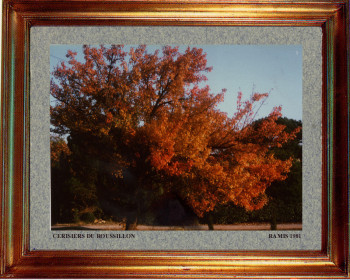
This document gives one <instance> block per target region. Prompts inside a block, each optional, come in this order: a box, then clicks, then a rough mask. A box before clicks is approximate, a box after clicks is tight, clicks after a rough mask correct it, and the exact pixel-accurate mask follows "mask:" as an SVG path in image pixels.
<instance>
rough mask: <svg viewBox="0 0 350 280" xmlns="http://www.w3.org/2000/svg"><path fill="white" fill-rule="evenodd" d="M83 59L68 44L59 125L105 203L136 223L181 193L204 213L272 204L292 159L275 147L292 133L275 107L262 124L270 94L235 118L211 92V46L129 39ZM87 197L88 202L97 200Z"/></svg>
mask: <svg viewBox="0 0 350 280" xmlns="http://www.w3.org/2000/svg"><path fill="white" fill-rule="evenodd" d="M83 52H84V60H85V61H84V62H80V61H77V60H76V55H77V54H76V53H73V52H71V51H69V52H68V54H67V58H68V59H69V62H68V65H66V63H64V62H62V63H61V65H59V66H58V67H57V68H56V69H55V70H54V72H53V73H52V74H53V77H54V78H53V79H52V80H51V95H52V96H53V98H54V99H55V101H56V102H55V104H54V105H53V106H52V107H51V123H52V125H53V129H52V130H53V132H54V133H57V134H59V135H69V136H68V146H69V148H70V151H71V154H70V162H71V170H72V174H73V175H74V177H75V178H77V179H78V181H79V183H81V185H82V186H86V187H87V186H89V185H91V184H94V186H95V187H93V188H91V192H95V190H96V195H97V196H98V201H99V204H100V205H101V207H102V208H104V209H105V211H107V212H108V211H110V212H115V213H116V212H118V213H123V214H122V215H124V216H125V217H126V218H127V228H132V225H136V223H137V217H138V216H139V214H140V213H143V212H145V211H147V209H149V208H150V207H152V205H153V204H154V202H155V201H158V200H159V199H161V198H162V197H167V195H169V194H175V195H176V196H177V197H179V198H181V200H182V201H184V203H185V204H186V205H188V206H189V207H191V209H192V210H193V211H194V213H196V215H198V216H199V217H203V216H204V215H206V214H207V213H210V212H211V211H213V209H214V208H215V206H216V205H221V204H226V203H228V202H232V203H234V204H235V205H239V206H242V207H244V208H245V209H248V210H256V209H260V208H261V207H262V206H264V205H265V204H266V202H267V197H266V194H265V190H266V188H267V187H268V186H269V185H270V184H271V183H272V182H274V181H283V180H284V179H285V178H286V174H287V173H288V172H289V169H290V167H291V165H292V159H291V158H285V159H278V158H276V157H275V156H274V154H273V153H271V149H274V148H275V147H280V146H281V145H282V144H283V143H286V142H288V141H289V140H290V139H293V138H294V137H295V135H296V133H297V132H298V129H297V130H294V131H292V132H286V131H284V128H285V126H284V125H282V124H278V123H277V122H276V121H277V119H278V118H279V117H281V108H279V107H276V108H275V109H274V110H273V111H272V112H271V114H270V115H269V116H268V117H266V118H265V119H263V120H262V121H261V122H260V123H259V125H258V126H257V125H253V122H254V120H255V118H256V112H257V110H258V108H259V107H260V106H261V104H262V103H263V102H264V100H265V99H266V98H267V97H268V94H259V93H254V94H252V96H251V97H250V99H249V100H247V101H244V102H243V101H242V100H241V98H242V94H241V93H239V95H238V102H237V110H236V113H235V114H234V116H233V117H231V118H230V117H228V116H227V114H226V113H225V112H221V111H220V110H219V109H218V108H217V105H218V104H219V102H221V101H222V100H223V97H224V93H225V90H223V91H222V92H221V93H219V94H212V93H210V88H209V87H208V86H202V85H203V82H205V81H206V75H205V73H206V72H209V71H211V68H210V67H207V65H206V63H207V60H206V55H205V53H203V50H202V49H198V48H187V49H186V50H185V51H184V52H183V53H180V52H179V50H178V48H177V47H174V48H172V47H170V46H165V47H163V49H162V51H161V53H160V51H158V50H156V51H155V52H153V53H148V51H147V48H146V46H139V47H137V48H136V49H134V48H130V50H129V52H126V51H124V48H123V46H121V45H112V46H111V47H109V48H107V47H105V46H100V48H94V47H90V46H84V47H83ZM87 201H89V199H86V200H85V201H84V202H81V204H84V203H86V204H87V205H85V207H88V204H89V203H93V202H92V201H93V199H92V200H91V201H89V202H87Z"/></svg>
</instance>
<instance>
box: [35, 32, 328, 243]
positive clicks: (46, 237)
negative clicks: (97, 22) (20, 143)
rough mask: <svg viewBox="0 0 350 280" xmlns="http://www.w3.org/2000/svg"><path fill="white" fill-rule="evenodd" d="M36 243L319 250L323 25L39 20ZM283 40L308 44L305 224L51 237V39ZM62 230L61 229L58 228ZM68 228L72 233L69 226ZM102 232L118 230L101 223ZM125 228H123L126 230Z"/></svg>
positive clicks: (64, 41) (153, 41) (108, 41)
mask: <svg viewBox="0 0 350 280" xmlns="http://www.w3.org/2000/svg"><path fill="white" fill-rule="evenodd" d="M30 37H31V43H30V50H31V52H30V75H31V77H30V248H31V250H74V249H86V250H91V249H101V250H319V249H320V248H321V174H322V172H321V161H322V157H321V113H322V112H321V88H322V59H321V58H322V54H321V47H322V44H321V42H322V31H321V28H318V27H293V28H291V27H34V28H32V29H31V33H30ZM102 43H103V44H152V45H165V44H177V45H196V44H201V45H204V44H207V45H209V44H243V45H245V44H256V45H259V44H265V45H268V44H277V45H291V44H292V45H302V48H303V229H302V231H291V232H289V231H277V232H274V233H286V234H288V233H300V234H301V238H300V239H291V238H269V237H268V235H269V233H271V232H270V231H211V232H209V231H166V232H163V231H135V232H133V233H134V234H135V238H132V239H126V238H113V239H104V238H86V234H87V233H90V234H96V233H97V232H94V231H89V232H84V231H81V232H77V231H75V232H74V233H82V234H84V236H85V238H66V239H57V238H53V232H52V231H51V229H50V228H51V222H50V152H49V150H50V137H49V130H50V113H49V101H50V100H49V91H50V73H49V71H50V70H49V67H50V65H49V58H50V45H51V44H102ZM55 232H56V233H57V231H55ZM65 233H72V232H66V231H65ZM103 233H107V234H109V233H117V232H108V231H103ZM120 233H122V232H120Z"/></svg>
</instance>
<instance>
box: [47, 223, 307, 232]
mask: <svg viewBox="0 0 350 280" xmlns="http://www.w3.org/2000/svg"><path fill="white" fill-rule="evenodd" d="M124 228H125V225H124V224H116V223H94V224H57V225H53V226H52V227H51V229H52V230H124ZM301 229H302V224H297V223H294V224H278V225H277V230H301ZM136 230H158V231H163V230H208V225H195V226H149V225H138V226H137V229H136ZM214 230H250V231H254V230H255V231H256V230H270V224H268V223H245V224H235V225H214Z"/></svg>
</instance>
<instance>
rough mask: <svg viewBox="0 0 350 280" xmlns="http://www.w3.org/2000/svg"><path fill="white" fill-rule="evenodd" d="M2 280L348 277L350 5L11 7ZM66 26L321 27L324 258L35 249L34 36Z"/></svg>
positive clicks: (36, 2) (112, 1)
mask: <svg viewBox="0 0 350 280" xmlns="http://www.w3.org/2000/svg"><path fill="white" fill-rule="evenodd" d="M2 20H3V34H2V38H3V52H2V88H1V131H2V133H1V149H0V157H1V163H0V166H1V171H0V172H1V177H0V180H1V196H0V199H1V204H0V212H1V213H0V214H1V217H2V218H1V221H0V250H1V251H0V253H1V261H0V277H11V278H13V277H17V278H22V277H26V278H28V277H29V278H42V277H49V278H57V277H59V278H66V277H68V278H75V277H77V278H87V277H90V278H114V277H117V278H127V277H132V278H137V277H143V278H155V277H165V278H189V277H194V278H227V277H273V278H275V277H293V278H294V277H328V278H329V277H340V278H347V277H349V275H350V274H349V238H348V233H349V225H348V219H349V199H348V195H349V182H348V178H349V157H348V151H349V1H348V0H339V1H325V0H320V1H312V0H307V1H302V0H300V1H296V2H293V3H291V2H289V1H288V2H287V1H283V0H280V1H276V0H272V1H257V0H255V1H250V0H241V1H239V2H237V1H236V2H234V1H226V0H224V1H221V2H219V1H214V0H213V1H211V0H208V1H206V0H193V1H191V0H187V1H186V0H180V1H175V0H168V1H157V0H144V1H130V0H127V1H117V0H103V1H95V0H92V1H90V0H72V1H67V0H63V1H53V0H49V1H46V0H18V1H17V0H4V3H3V19H2ZM44 25H46V26H62V25H202V26H206V25H216V26H320V27H322V29H323V97H322V99H323V100H322V104H323V118H322V123H323V131H322V135H323V140H322V145H323V170H322V173H323V180H322V182H323V183H322V190H323V195H322V248H321V250H320V251H246V252H245V251H244V252H243V251H239V252H233V251H225V252H221V251H197V252H184V251H30V250H29V168H30V166H29V152H30V151H29V133H28V131H29V107H28V106H29V92H28V91H29V51H30V50H29V44H28V42H29V35H30V34H29V30H30V28H31V27H32V26H44Z"/></svg>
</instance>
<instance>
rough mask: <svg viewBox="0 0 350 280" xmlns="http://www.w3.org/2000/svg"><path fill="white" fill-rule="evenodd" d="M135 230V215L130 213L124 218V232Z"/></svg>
mask: <svg viewBox="0 0 350 280" xmlns="http://www.w3.org/2000/svg"><path fill="white" fill-rule="evenodd" d="M136 228H137V214H136V213H132V214H130V215H129V216H128V217H127V218H126V223H125V230H136Z"/></svg>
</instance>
